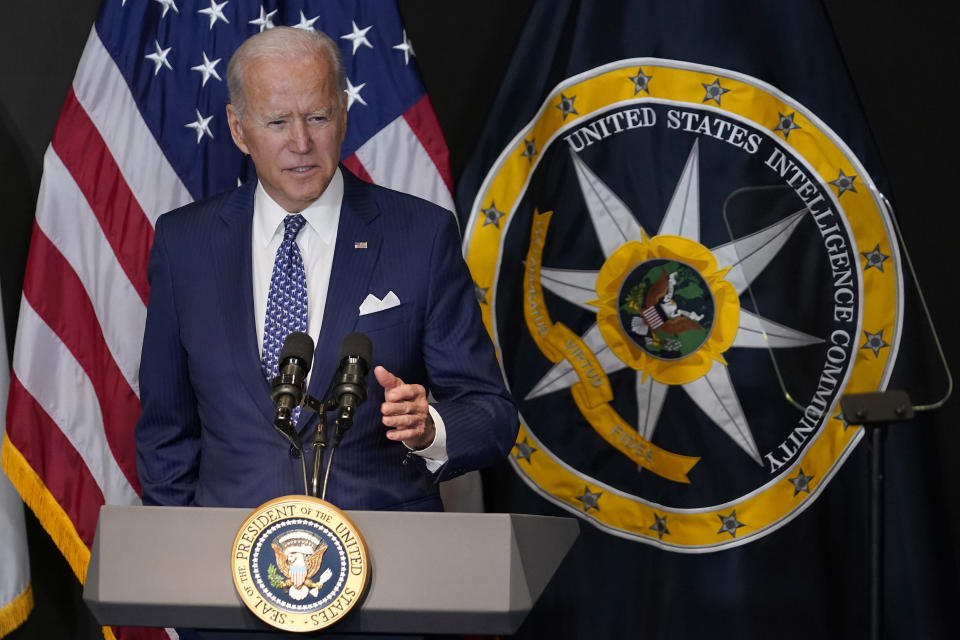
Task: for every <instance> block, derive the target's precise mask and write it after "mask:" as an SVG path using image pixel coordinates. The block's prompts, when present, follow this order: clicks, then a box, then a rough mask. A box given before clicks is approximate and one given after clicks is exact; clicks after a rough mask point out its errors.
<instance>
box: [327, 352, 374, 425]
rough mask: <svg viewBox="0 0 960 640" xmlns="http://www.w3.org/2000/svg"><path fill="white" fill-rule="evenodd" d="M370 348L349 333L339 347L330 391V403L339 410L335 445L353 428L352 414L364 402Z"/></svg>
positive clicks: (370, 358) (370, 357)
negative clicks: (335, 373)
mask: <svg viewBox="0 0 960 640" xmlns="http://www.w3.org/2000/svg"><path fill="white" fill-rule="evenodd" d="M372 352H373V345H371V344H370V338H368V337H367V336H365V335H364V334H362V333H351V334H350V335H348V336H346V337H345V338H344V339H343V342H342V343H341V345H340V358H339V360H340V368H339V369H338V370H337V375H336V378H334V383H333V388H332V389H331V390H330V402H331V403H333V404H334V405H335V406H337V407H339V408H340V412H339V414H338V416H337V441H338V442H339V440H340V438H342V437H343V434H344V433H345V432H346V430H347V429H349V428H350V427H351V426H353V412H354V411H355V410H356V408H357V407H358V406H360V405H361V404H362V403H363V401H364V400H366V399H367V379H366V376H367V372H368V371H369V370H370V360H372V358H373V356H372Z"/></svg>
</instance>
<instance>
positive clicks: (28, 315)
mask: <svg viewBox="0 0 960 640" xmlns="http://www.w3.org/2000/svg"><path fill="white" fill-rule="evenodd" d="M17 336H18V341H17V345H18V346H17V349H16V351H15V352H14V371H15V372H16V378H17V380H18V381H19V382H20V384H21V385H22V386H23V388H24V389H25V390H26V391H27V392H28V393H29V394H30V395H31V396H32V397H33V398H34V399H35V400H36V402H37V404H38V405H39V406H40V407H41V408H42V409H43V411H44V412H45V413H46V414H47V415H48V416H49V418H50V420H51V421H52V422H53V423H54V428H55V429H59V430H60V431H62V432H63V435H64V436H65V437H66V439H67V440H69V442H70V444H71V446H72V447H73V449H74V450H76V452H77V453H78V454H79V455H80V457H81V458H82V459H83V464H84V465H86V468H87V469H88V471H89V473H90V475H91V476H92V477H93V478H94V481H95V482H96V484H97V486H98V487H99V491H100V493H101V495H102V496H103V497H105V498H106V499H107V501H108V502H109V504H138V503H139V502H140V499H139V497H138V496H137V494H136V493H135V492H134V490H133V488H132V487H131V486H130V483H129V482H127V478H126V476H125V475H124V473H123V471H121V469H120V467H119V465H118V464H117V461H116V460H115V459H114V457H113V456H112V455H111V452H110V447H109V443H108V441H107V436H106V433H105V432H104V426H103V416H102V414H101V413H100V405H99V402H98V400H97V395H96V392H95V391H94V388H93V385H92V384H91V382H90V379H89V378H87V376H86V373H84V371H83V369H82V368H81V366H80V364H79V363H78V362H77V361H76V359H74V357H73V354H71V353H70V351H69V350H68V349H67V347H66V346H65V345H64V344H63V342H61V341H60V339H59V338H58V337H57V335H56V334H55V333H54V332H53V331H52V330H51V329H50V327H48V326H47V325H46V323H44V322H43V320H42V319H41V318H40V316H38V315H37V313H36V311H35V310H34V309H33V307H32V306H30V302H29V300H26V299H24V300H23V302H22V303H21V305H20V320H19V323H18V326H17ZM21 339H23V340H24V341H25V342H23V343H21V342H20V340H21ZM20 344H29V345H30V347H29V349H24V348H20V346H19V345H20ZM47 471H48V473H51V472H52V473H55V472H56V471H55V470H53V469H52V468H48V469H47ZM43 477H44V478H48V477H49V476H47V475H44V476H43ZM61 504H63V503H61ZM67 511H68V513H70V510H69V509H68V510H67ZM70 515H71V518H72V517H73V515H74V514H73V513H70ZM95 520H96V514H94V521H95ZM84 540H85V541H87V542H89V540H87V538H84Z"/></svg>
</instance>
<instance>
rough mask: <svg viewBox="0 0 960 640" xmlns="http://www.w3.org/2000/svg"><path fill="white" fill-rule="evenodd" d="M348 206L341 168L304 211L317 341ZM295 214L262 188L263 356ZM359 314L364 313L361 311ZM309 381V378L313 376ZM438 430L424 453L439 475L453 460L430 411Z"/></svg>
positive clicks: (255, 241) (256, 231)
mask: <svg viewBox="0 0 960 640" xmlns="http://www.w3.org/2000/svg"><path fill="white" fill-rule="evenodd" d="M342 203H343V175H342V174H341V173H340V169H337V170H336V172H335V173H334V174H333V178H331V179H330V184H329V185H327V188H326V189H325V190H324V192H323V193H322V194H321V195H320V197H319V198H317V199H316V200H315V201H314V202H313V203H312V204H311V205H310V206H309V207H307V208H306V209H304V210H303V211H301V212H300V215H302V216H303V217H304V219H305V220H306V221H307V223H306V224H305V225H303V228H302V229H301V230H300V233H299V234H297V246H298V247H299V248H300V255H301V256H302V258H303V270H304V272H305V274H306V278H307V333H308V334H310V337H311V338H313V339H314V343H316V341H317V337H318V336H319V335H320V329H321V328H322V327H321V325H322V324H323V310H324V308H325V306H326V302H327V289H328V288H329V286H330V272H331V271H332V270H333V251H334V246H335V243H336V239H337V227H338V226H339V225H340V206H341V204H342ZM288 215H290V213H289V212H288V211H286V210H285V209H284V208H283V207H281V206H280V205H279V204H277V203H276V202H275V201H274V200H273V198H271V197H270V195H269V194H268V193H267V192H266V191H265V190H264V189H263V185H261V184H259V183H258V184H257V188H256V191H255V192H254V195H253V233H252V234H251V235H252V250H253V261H252V265H253V318H254V322H255V323H256V330H257V352H258V353H263V327H264V325H265V324H266V314H267V297H268V296H269V295H270V279H271V277H272V276H273V263H274V261H275V259H276V255H277V249H278V248H279V247H280V243H281V242H283V232H284V225H283V219H284V218H285V217H287V216H288ZM357 312H358V313H359V309H358V310H357ZM308 381H309V376H308ZM429 411H430V415H431V416H432V417H433V423H434V426H435V427H436V431H437V433H436V436H435V437H434V440H433V443H432V444H431V445H430V446H429V447H427V448H425V449H421V450H419V451H415V452H414V453H416V454H417V455H419V456H421V457H423V458H425V461H426V464H427V468H428V469H429V470H430V471H431V472H433V471H436V470H437V469H439V468H440V467H441V466H442V465H443V463H444V462H446V461H447V433H446V429H445V426H444V424H443V419H442V418H441V417H440V414H439V413H438V412H437V411H436V409H434V408H433V406H430V407H429Z"/></svg>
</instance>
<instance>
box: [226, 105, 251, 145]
mask: <svg viewBox="0 0 960 640" xmlns="http://www.w3.org/2000/svg"><path fill="white" fill-rule="evenodd" d="M227 124H228V125H230V137H232V138H233V144H235V145H237V148H238V149H240V151H242V152H243V153H245V154H247V155H249V154H250V150H249V149H248V148H247V143H246V141H245V140H244V138H243V126H242V125H241V123H240V116H239V114H237V111H236V109H234V108H233V105H232V104H227Z"/></svg>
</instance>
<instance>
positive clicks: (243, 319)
mask: <svg viewBox="0 0 960 640" xmlns="http://www.w3.org/2000/svg"><path fill="white" fill-rule="evenodd" d="M256 185H257V181H256V180H255V179H254V180H247V182H246V183H244V185H243V186H242V187H240V188H239V189H237V190H236V191H234V192H233V193H231V194H230V195H229V196H228V197H227V200H226V201H225V202H224V205H223V206H222V207H221V208H220V210H219V212H218V214H219V216H220V220H221V221H222V222H223V225H224V229H223V232H222V233H221V234H219V235H217V236H216V237H215V238H214V241H213V243H212V247H211V251H212V256H211V257H212V258H213V261H214V264H216V265H217V266H218V270H217V279H218V281H219V285H220V286H219V287H218V291H219V294H220V309H222V313H223V324H224V331H225V332H226V334H227V337H228V343H229V344H230V345H231V346H232V347H233V348H232V349H231V350H230V357H231V358H232V359H233V362H234V366H235V368H236V371H237V376H238V377H239V378H240V380H241V381H242V383H243V386H244V387H245V388H246V390H247V393H249V394H250V397H251V398H252V399H253V402H254V403H255V404H256V405H257V407H258V408H259V409H260V411H261V412H262V413H263V415H264V417H265V418H266V419H267V420H268V421H269V422H270V423H272V422H273V418H274V414H275V413H276V409H275V408H274V406H273V403H272V402H271V401H270V388H269V386H268V385H267V381H266V379H265V378H264V377H263V374H262V373H261V372H260V354H259V353H258V349H257V336H256V329H255V327H256V323H255V322H254V318H253V273H252V266H251V251H252V249H251V242H252V240H251V234H252V232H253V231H252V230H253V193H254V189H255V187H256Z"/></svg>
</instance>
